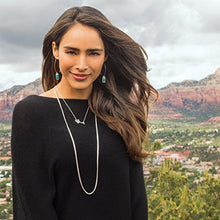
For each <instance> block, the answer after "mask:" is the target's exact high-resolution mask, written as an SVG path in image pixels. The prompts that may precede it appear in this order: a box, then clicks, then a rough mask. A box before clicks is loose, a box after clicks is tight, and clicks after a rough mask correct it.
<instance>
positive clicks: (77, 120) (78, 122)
mask: <svg viewBox="0 0 220 220" xmlns="http://www.w3.org/2000/svg"><path fill="white" fill-rule="evenodd" d="M54 89H55V88H54ZM57 91H58V93H59V94H60V96H61V99H62V100H63V102H64V103H65V105H66V107H67V108H68V109H69V111H70V112H71V114H72V115H73V117H74V119H75V122H76V123H77V124H82V125H85V120H86V117H87V115H88V112H89V106H88V108H87V110H86V113H85V115H84V118H83V121H80V120H79V119H78V118H77V117H76V116H75V114H74V113H73V111H72V109H71V108H70V107H69V105H68V104H67V102H66V100H65V99H64V98H63V96H62V94H61V92H60V91H59V89H58V87H57Z"/></svg>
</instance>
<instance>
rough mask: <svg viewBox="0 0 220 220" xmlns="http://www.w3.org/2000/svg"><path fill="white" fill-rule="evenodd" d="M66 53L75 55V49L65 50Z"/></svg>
mask: <svg viewBox="0 0 220 220" xmlns="http://www.w3.org/2000/svg"><path fill="white" fill-rule="evenodd" d="M66 53H67V54H70V55H76V51H74V50H68V51H66Z"/></svg>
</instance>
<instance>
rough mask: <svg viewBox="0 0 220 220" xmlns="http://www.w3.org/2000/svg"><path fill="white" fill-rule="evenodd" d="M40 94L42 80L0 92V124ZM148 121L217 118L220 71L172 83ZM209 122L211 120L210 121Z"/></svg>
mask: <svg viewBox="0 0 220 220" xmlns="http://www.w3.org/2000/svg"><path fill="white" fill-rule="evenodd" d="M42 92H43V89H42V86H41V80H40V79H37V80H35V81H34V82H31V83H29V84H27V85H23V86H13V87H12V88H10V89H7V90H5V91H2V92H0V121H2V122H10V121H11V116H12V111H13V108H14V105H15V104H16V103H17V102H18V101H20V100H21V99H23V98H24V97H26V96H28V95H31V94H40V93H42ZM159 95H160V97H159V99H158V101H157V103H156V104H154V105H153V107H152V108H151V109H150V118H161V119H181V118H198V117H201V116H202V117H203V119H204V120H208V119H210V118H212V117H217V116H220V68H219V69H217V70H216V72H215V73H213V74H211V75H209V76H207V77H206V78H204V79H202V80H200V81H192V80H186V81H183V82H181V83H171V84H169V85H168V86H166V87H165V88H162V89H160V90H159ZM211 121H212V120H211Z"/></svg>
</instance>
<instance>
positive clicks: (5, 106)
mask: <svg viewBox="0 0 220 220" xmlns="http://www.w3.org/2000/svg"><path fill="white" fill-rule="evenodd" d="M42 92H43V89H42V86H41V80H40V79H37V80H35V81H34V82H31V83H29V84H27V85H23V86H13V87H12V88H10V89H7V90H4V91H3V92H0V121H2V122H10V121H11V117H12V111H13V108H14V106H15V104H16V103H17V102H18V101H20V100H22V99H23V98H25V97H26V96H28V95H33V94H40V93H42Z"/></svg>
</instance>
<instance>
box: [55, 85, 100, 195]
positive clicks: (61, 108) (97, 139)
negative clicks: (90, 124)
mask: <svg viewBox="0 0 220 220" xmlns="http://www.w3.org/2000/svg"><path fill="white" fill-rule="evenodd" d="M53 90H54V94H55V96H56V98H57V102H58V104H59V106H60V110H61V112H62V115H63V119H64V122H65V124H66V127H67V130H68V132H69V135H70V138H71V141H72V144H73V149H74V154H75V161H76V169H77V174H78V179H79V183H80V186H81V188H82V190H83V191H84V192H85V193H86V194H87V195H92V194H93V193H94V192H95V190H96V188H97V185H98V179H99V131H98V123H97V117H96V115H95V130H96V146H97V152H96V179H95V186H94V188H93V190H92V191H91V192H88V191H87V190H86V189H85V187H84V185H83V182H82V178H81V174H80V169H79V161H78V156H77V150H76V144H75V141H74V139H73V135H72V133H71V131H70V128H69V125H68V123H67V120H66V116H65V114H64V111H63V107H62V105H61V103H60V100H59V98H58V96H57V93H56V90H55V88H54V89H53Z"/></svg>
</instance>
